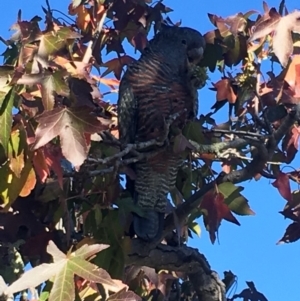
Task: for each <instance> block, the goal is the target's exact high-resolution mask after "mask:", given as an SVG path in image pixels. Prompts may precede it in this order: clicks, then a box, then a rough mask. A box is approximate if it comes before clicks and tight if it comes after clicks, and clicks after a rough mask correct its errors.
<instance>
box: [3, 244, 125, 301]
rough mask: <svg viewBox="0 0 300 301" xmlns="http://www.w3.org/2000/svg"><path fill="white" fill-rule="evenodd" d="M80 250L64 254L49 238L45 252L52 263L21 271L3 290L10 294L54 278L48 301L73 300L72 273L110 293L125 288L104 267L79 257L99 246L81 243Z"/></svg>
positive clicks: (91, 252)
mask: <svg viewBox="0 0 300 301" xmlns="http://www.w3.org/2000/svg"><path fill="white" fill-rule="evenodd" d="M80 249H81V251H79V252H78V253H79V256H77V255H78V253H76V252H73V253H71V252H70V251H69V252H68V254H67V255H66V254H64V253H63V252H61V251H60V250H59V249H58V248H57V246H56V245H55V244H54V243H53V241H51V240H50V241H49V244H48V247H47V252H48V253H49V254H51V255H52V256H53V259H54V263H51V264H41V265H39V266H36V267H34V268H32V269H31V270H29V271H27V272H25V273H24V274H23V275H22V276H21V277H20V278H19V279H18V280H16V281H15V282H13V283H12V284H11V285H10V286H9V287H8V288H7V289H6V291H5V292H6V293H7V294H13V293H17V292H19V291H22V290H25V289H28V288H34V287H36V286H38V285H39V284H41V283H43V282H45V281H47V280H50V279H53V277H55V278H54V282H53V287H52V289H51V292H50V296H49V300H50V301H51V300H66V301H73V300H74V298H75V285H74V274H76V275H78V276H80V277H82V278H84V279H85V280H87V281H92V282H96V283H101V284H102V285H103V286H104V287H105V288H106V289H107V290H109V291H112V292H117V291H119V290H121V289H125V290H126V289H127V286H126V285H125V284H123V283H122V282H120V281H118V280H113V279H111V277H110V276H109V274H108V273H107V272H106V271H105V270H103V269H101V268H99V267H98V266H96V265H95V264H92V263H90V262H88V261H86V260H84V259H83V257H86V256H90V255H92V254H95V252H98V251H99V250H100V251H101V250H103V245H97V244H96V245H90V246H87V245H84V246H82V247H81V248H80ZM80 249H79V250H80ZM36 275H38V277H36Z"/></svg>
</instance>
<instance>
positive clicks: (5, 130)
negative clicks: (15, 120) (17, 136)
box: [0, 88, 15, 155]
mask: <svg viewBox="0 0 300 301" xmlns="http://www.w3.org/2000/svg"><path fill="white" fill-rule="evenodd" d="M14 98H15V89H14V88H10V90H9V92H8V93H7V94H5V95H3V94H2V91H1V92H0V105H1V108H0V143H1V145H2V147H3V150H4V152H5V154H6V155H7V152H8V141H9V138H10V132H11V126H12V108H13V103H14Z"/></svg>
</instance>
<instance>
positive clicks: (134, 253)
mask: <svg viewBox="0 0 300 301" xmlns="http://www.w3.org/2000/svg"><path fill="white" fill-rule="evenodd" d="M126 264H127V265H136V266H148V267H151V268H155V269H157V270H171V271H176V272H182V273H185V274H186V275H188V277H189V280H190V281H191V282H192V284H193V286H194V289H195V291H196V293H197V295H198V299H199V300H205V301H225V300H226V296H225V293H226V289H225V285H224V283H223V282H222V281H221V280H220V279H219V277H218V275H217V273H215V272H214V271H212V270H211V268H210V265H209V263H208V262H207V260H206V258H205V256H204V255H203V254H200V253H199V252H198V250H197V249H193V248H191V247H188V246H186V245H182V246H178V247H171V246H168V245H164V244H159V245H157V246H156V248H153V247H150V246H149V244H146V243H144V242H143V241H141V240H139V239H133V240H132V246H131V250H130V252H129V253H128V255H127V260H126Z"/></svg>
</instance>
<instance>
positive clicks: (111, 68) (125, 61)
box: [101, 55, 135, 80]
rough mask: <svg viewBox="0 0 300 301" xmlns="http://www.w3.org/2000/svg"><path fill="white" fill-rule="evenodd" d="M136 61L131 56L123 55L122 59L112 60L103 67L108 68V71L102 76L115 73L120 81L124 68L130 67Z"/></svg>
mask: <svg viewBox="0 0 300 301" xmlns="http://www.w3.org/2000/svg"><path fill="white" fill-rule="evenodd" d="M134 61H135V59H134V58H132V57H131V56H129V55H123V56H121V57H120V58H115V59H112V60H110V61H108V62H106V63H104V64H103V65H102V67H106V68H107V69H106V70H105V71H104V72H103V73H102V75H101V76H102V77H104V76H106V75H108V74H109V73H111V72H113V73H114V75H115V77H116V78H117V79H118V80H120V78H121V73H122V68H123V66H125V65H129V64H130V63H132V62H134Z"/></svg>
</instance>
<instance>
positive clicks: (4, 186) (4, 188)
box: [0, 158, 32, 210]
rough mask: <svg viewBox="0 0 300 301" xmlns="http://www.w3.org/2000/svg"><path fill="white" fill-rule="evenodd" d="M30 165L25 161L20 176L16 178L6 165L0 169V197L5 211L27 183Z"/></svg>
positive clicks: (29, 162)
mask: <svg viewBox="0 0 300 301" xmlns="http://www.w3.org/2000/svg"><path fill="white" fill-rule="evenodd" d="M31 168H32V164H31V161H30V159H28V158H27V159H26V162H25V166H24V168H23V169H22V172H21V175H20V177H19V178H18V177H17V176H16V175H15V174H14V173H13V172H12V171H11V170H10V168H9V166H8V163H6V164H5V165H3V166H1V168H0V178H1V181H0V197H1V198H2V202H3V203H4V205H5V208H4V209H5V210H8V209H9V208H10V206H11V205H12V203H13V202H14V201H15V200H16V198H17V197H18V196H19V194H20V192H21V191H22V189H23V187H24V185H25V183H26V182H27V179H28V176H29V173H30V171H31Z"/></svg>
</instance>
